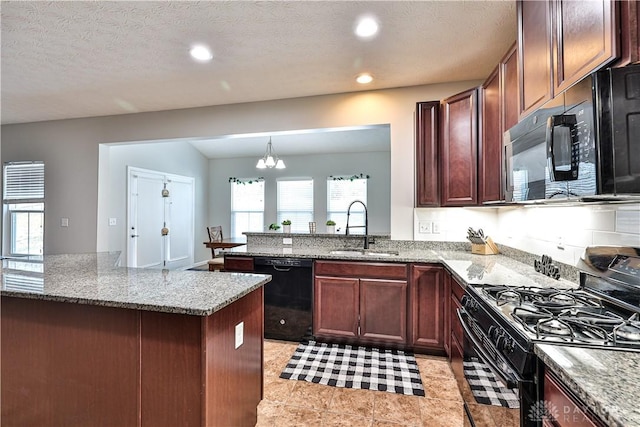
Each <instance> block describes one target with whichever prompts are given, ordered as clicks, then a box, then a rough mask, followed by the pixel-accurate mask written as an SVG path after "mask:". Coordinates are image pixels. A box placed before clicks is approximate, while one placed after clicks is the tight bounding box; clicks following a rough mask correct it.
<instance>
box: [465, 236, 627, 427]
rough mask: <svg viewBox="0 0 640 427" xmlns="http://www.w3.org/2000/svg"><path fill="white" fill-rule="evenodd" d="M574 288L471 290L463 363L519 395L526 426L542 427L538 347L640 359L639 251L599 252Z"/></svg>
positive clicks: (587, 257)
mask: <svg viewBox="0 0 640 427" xmlns="http://www.w3.org/2000/svg"><path fill="white" fill-rule="evenodd" d="M578 268H579V269H580V270H581V272H580V285H579V287H578V288H575V289H558V288H544V287H522V286H517V284H513V285H503V286H495V285H489V284H487V285H469V286H467V293H466V295H465V297H464V299H463V301H462V305H463V308H462V309H460V311H459V317H460V320H461V322H462V326H463V328H464V330H465V340H466V342H465V358H467V357H470V358H473V359H478V360H480V361H481V362H483V363H484V364H485V365H487V366H488V367H489V368H490V369H491V371H492V372H493V373H494V375H495V376H496V378H498V379H499V380H500V381H501V382H502V383H503V384H504V385H505V386H506V387H508V388H512V389H514V388H515V389H518V393H519V396H520V411H521V414H520V425H524V426H538V425H540V421H541V420H535V419H531V418H530V417H529V414H530V410H531V408H532V406H533V405H534V403H535V402H536V401H537V400H538V391H537V388H536V385H535V383H536V381H535V376H536V370H537V358H536V356H535V353H534V352H533V346H534V344H535V343H545V344H556V345H570V346H581V347H590V348H604V349H611V350H619V351H633V352H640V248H629V247H609V246H606V247H605V246H598V247H589V248H587V249H586V251H585V254H584V256H583V257H582V259H581V261H580V262H579V263H578Z"/></svg>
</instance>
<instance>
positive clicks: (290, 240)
mask: <svg viewBox="0 0 640 427" xmlns="http://www.w3.org/2000/svg"><path fill="white" fill-rule="evenodd" d="M282 244H283V245H292V244H293V238H292V237H283V238H282Z"/></svg>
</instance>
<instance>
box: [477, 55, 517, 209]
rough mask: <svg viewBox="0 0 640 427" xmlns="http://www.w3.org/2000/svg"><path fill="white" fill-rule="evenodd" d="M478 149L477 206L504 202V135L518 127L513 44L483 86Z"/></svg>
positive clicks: (515, 57)
mask: <svg viewBox="0 0 640 427" xmlns="http://www.w3.org/2000/svg"><path fill="white" fill-rule="evenodd" d="M481 95H482V102H481V103H480V105H481V108H480V111H481V113H480V129H479V133H480V138H479V145H478V199H479V201H480V203H486V202H495V201H499V200H502V199H503V195H502V176H503V163H502V162H503V158H502V151H503V150H502V144H503V134H504V132H505V131H506V130H508V129H509V128H511V127H512V126H514V125H515V124H516V123H518V73H517V49H516V44H515V43H514V44H513V46H512V47H511V48H510V49H509V50H508V51H507V53H506V55H505V56H504V57H503V58H502V60H501V61H500V63H499V64H498V65H497V66H496V68H495V69H494V70H493V72H492V73H491V74H490V75H489V77H488V78H487V80H486V81H485V82H484V84H483V85H482V91H481Z"/></svg>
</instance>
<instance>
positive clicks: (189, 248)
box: [165, 175, 194, 269]
mask: <svg viewBox="0 0 640 427" xmlns="http://www.w3.org/2000/svg"><path fill="white" fill-rule="evenodd" d="M167 189H168V190H169V197H167V198H166V199H165V224H166V227H167V228H168V229H169V235H168V236H167V242H166V243H167V246H166V257H165V261H166V264H165V266H166V268H169V269H175V268H179V267H187V266H189V265H191V264H193V238H194V236H193V234H194V231H193V227H194V224H193V215H194V212H193V198H194V196H193V194H194V188H193V178H187V177H177V176H175V175H174V176H172V177H170V178H169V179H168V180H167Z"/></svg>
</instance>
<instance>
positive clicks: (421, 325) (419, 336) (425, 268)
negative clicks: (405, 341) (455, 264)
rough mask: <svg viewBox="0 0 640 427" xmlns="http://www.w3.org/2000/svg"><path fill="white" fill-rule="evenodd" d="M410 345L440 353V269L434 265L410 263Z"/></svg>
mask: <svg viewBox="0 0 640 427" xmlns="http://www.w3.org/2000/svg"><path fill="white" fill-rule="evenodd" d="M410 294H411V295H410V296H411V297H410V300H411V303H410V305H411V346H412V347H413V349H414V351H425V352H430V353H434V352H435V353H441V352H442V353H444V351H445V341H446V340H445V331H446V329H445V327H444V325H445V323H446V322H445V318H446V314H447V313H446V312H445V302H446V298H448V296H447V295H446V294H445V283H444V270H443V268H442V267H440V266H437V265H420V264H415V265H412V266H411V291H410Z"/></svg>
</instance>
